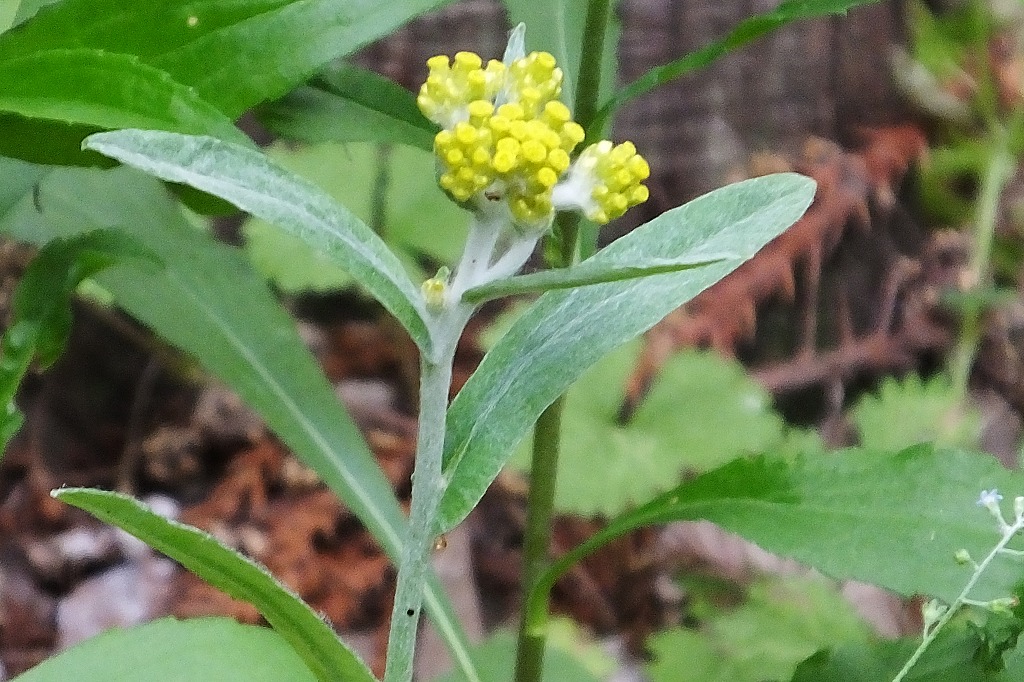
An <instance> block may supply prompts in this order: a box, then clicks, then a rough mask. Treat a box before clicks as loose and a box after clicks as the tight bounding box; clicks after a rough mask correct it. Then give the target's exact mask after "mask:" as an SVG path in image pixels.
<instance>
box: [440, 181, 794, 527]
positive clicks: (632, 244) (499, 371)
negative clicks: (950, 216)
mask: <svg viewBox="0 0 1024 682" xmlns="http://www.w3.org/2000/svg"><path fill="white" fill-rule="evenodd" d="M813 196H814V182H813V181H812V180H810V179H808V178H805V177H803V176H800V175H796V174H793V173H782V174H777V175H769V176H765V177H761V178H755V179H753V180H747V181H745V182H741V183H737V184H734V185H730V186H728V187H724V188H722V189H719V190H716V191H714V192H711V193H709V194H706V195H704V196H702V197H699V198H697V199H695V200H694V201H691V202H690V203H688V204H686V205H684V206H680V207H678V208H675V209H673V210H671V211H668V212H666V213H664V214H662V215H661V216H659V217H657V218H655V219H654V220H652V221H650V222H649V223H646V224H645V225H642V226H641V227H639V228H637V229H636V230H634V231H633V232H631V233H630V234H628V235H626V236H625V237H623V238H621V239H619V240H618V241H616V242H614V243H612V244H611V245H610V246H608V247H607V248H605V249H604V250H603V251H601V252H600V253H598V254H597V255H596V256H594V257H593V258H592V259H591V261H592V262H595V263H621V262H624V261H631V260H644V259H648V258H654V257H661V258H672V259H682V258H692V259H694V260H698V259H701V258H706V257H708V256H711V257H717V256H720V255H721V254H725V253H732V254H736V257H735V258H730V259H728V260H724V261H721V262H719V263H715V264H714V265H708V266H706V267H703V268H698V269H696V270H686V271H683V272H676V273H668V274H663V275H655V276H651V277H645V278H643V279H632V280H626V281H622V282H610V283H607V284H595V285H593V286H588V287H584V288H581V289H572V290H568V291H552V292H548V293H546V294H544V295H543V296H541V297H540V298H539V299H538V300H537V302H536V303H535V304H534V305H533V306H532V307H531V308H530V309H529V310H527V311H526V313H524V314H523V316H522V317H521V318H520V319H519V320H518V321H517V322H516V323H515V324H514V325H513V326H512V328H511V329H510V330H509V331H508V333H507V334H506V335H505V336H504V337H503V338H502V339H501V341H499V342H498V344H497V345H496V346H495V347H494V348H493V349H491V351H490V352H489V353H488V354H487V355H486V356H485V357H484V360H483V362H482V363H481V364H480V367H479V368H478V369H477V371H476V372H475V373H474V374H473V376H472V377H471V378H470V379H469V381H468V382H467V383H466V385H465V386H464V387H463V388H462V390H461V391H460V392H459V395H458V396H457V397H456V399H455V400H454V402H453V403H452V405H451V407H450V408H449V419H448V425H449V427H448V434H447V437H446V438H445V475H446V477H447V478H448V480H449V481H450V484H449V486H448V488H447V490H446V492H445V497H444V499H443V501H442V506H441V511H440V513H439V518H438V527H439V530H441V531H443V530H447V529H450V528H451V527H453V526H454V525H455V524H457V523H458V522H459V521H461V520H462V519H463V518H465V516H466V514H468V513H469V511H470V510H471V509H472V508H473V507H474V506H475V505H476V503H477V501H478V500H479V499H480V497H481V496H482V495H483V494H484V491H485V490H486V489H487V486H488V485H490V483H491V481H493V480H494V477H495V476H497V475H498V472H499V471H500V470H501V467H502V466H503V465H504V464H505V462H506V461H507V460H508V458H509V456H510V455H511V454H512V451H513V449H514V448H515V446H516V444H517V443H518V442H519V441H520V440H521V439H522V438H523V436H524V435H525V434H526V433H527V431H528V430H529V429H530V427H531V426H532V425H533V423H534V422H535V421H536V419H537V417H538V416H540V413H541V412H543V411H544V409H545V408H546V407H547V406H548V405H550V404H551V403H552V402H554V400H555V399H556V398H557V397H558V396H560V395H561V394H562V393H564V392H565V391H566V389H567V388H568V387H569V386H570V385H571V384H572V383H573V382H574V381H575V380H576V379H577V378H579V376H580V375H581V374H582V373H583V372H584V371H586V369H587V368H588V367H590V366H591V365H592V364H594V363H595V362H596V361H597V360H598V359H600V358H601V357H602V356H604V355H605V354H606V353H607V352H608V351H610V350H612V349H613V348H615V347H617V346H620V345H622V344H623V343H625V342H626V341H629V340H630V339H632V338H634V337H636V336H638V335H639V334H641V333H643V332H644V331H646V330H647V329H649V328H650V327H652V326H653V325H654V324H655V323H657V322H658V321H659V320H660V319H661V318H663V317H664V316H665V315H667V314H668V313H669V312H671V311H672V310H674V309H675V308H676V307H678V306H680V305H682V304H683V303H685V302H686V301H688V300H690V299H691V298H693V297H694V296H696V295H697V294H698V293H700V292H701V291H703V290H704V289H706V288H707V287H709V286H711V285H712V284H714V283H715V282H717V281H718V280H720V279H721V278H722V277H724V276H725V275H727V274H728V273H729V272H731V271H732V270H734V269H735V268H737V267H738V266H739V265H740V264H741V263H742V262H743V261H744V260H746V259H748V258H750V257H751V256H753V255H754V254H755V253H756V252H757V251H758V250H759V249H760V248H761V247H762V246H763V245H764V244H766V243H767V242H768V241H770V240H772V239H774V238H775V237H776V236H777V235H778V234H779V233H781V232H782V231H783V230H784V229H786V228H787V227H789V226H790V225H792V224H793V223H794V222H795V221H796V220H797V219H798V218H799V217H800V215H801V214H803V212H804V211H805V210H806V209H807V206H808V205H809V204H810V202H811V199H812V197H813ZM584 262H588V261H584Z"/></svg>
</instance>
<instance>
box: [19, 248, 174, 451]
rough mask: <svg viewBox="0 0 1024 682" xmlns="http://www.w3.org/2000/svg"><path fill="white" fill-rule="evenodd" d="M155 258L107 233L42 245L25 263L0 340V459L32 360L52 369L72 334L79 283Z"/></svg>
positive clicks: (150, 253)
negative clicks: (113, 268) (130, 262)
mask: <svg viewBox="0 0 1024 682" xmlns="http://www.w3.org/2000/svg"><path fill="white" fill-rule="evenodd" d="M123 260H133V261H136V262H140V261H141V262H147V263H149V264H150V265H151V266H153V267H155V266H156V264H157V263H158V262H159V260H158V259H157V257H156V256H155V255H154V254H153V253H152V252H150V251H149V250H148V249H146V248H145V247H143V246H142V245H141V244H140V243H139V242H137V241H136V240H134V239H132V238H131V237H129V236H127V235H125V234H122V233H119V232H112V231H108V230H96V231H94V232H86V233H83V234H80V235H77V236H75V237H70V238H68V239H58V240H55V241H52V242H50V243H49V244H47V245H46V246H45V247H44V248H43V249H42V250H41V251H40V252H39V254H38V255H37V256H36V258H35V259H34V260H33V261H32V263H31V264H29V266H28V268H27V269H26V270H25V274H24V276H23V277H22V279H21V281H20V282H19V283H18V288H17V290H16V291H15V292H14V299H13V301H12V305H11V313H12V318H13V320H12V324H11V326H10V327H9V328H8V329H7V330H6V331H5V332H4V334H3V338H0V408H2V410H3V411H2V412H0V456H2V455H3V453H4V451H5V450H6V449H7V445H8V443H9V442H10V440H11V438H13V437H14V434H15V433H17V431H18V429H19V428H21V424H22V414H21V412H20V411H19V410H18V408H17V406H16V405H15V404H14V395H15V393H16V392H17V390H18V386H19V385H20V384H21V381H22V379H23V378H24V377H25V374H26V372H27V371H28V368H29V365H30V364H31V362H32V359H33V358H34V357H38V358H39V362H40V364H41V365H42V366H43V367H47V366H49V365H51V364H53V363H54V362H55V361H56V360H57V358H58V357H60V355H61V353H62V352H63V351H64V346H65V345H66V343H67V338H68V334H69V333H70V331H71V296H72V294H73V293H74V291H75V288H76V287H77V286H78V284H79V283H80V282H81V281H82V280H83V279H85V278H87V277H91V276H93V275H95V274H96V273H98V272H99V271H101V270H103V269H104V268H108V267H110V266H112V265H115V264H116V263H118V262H119V261H123Z"/></svg>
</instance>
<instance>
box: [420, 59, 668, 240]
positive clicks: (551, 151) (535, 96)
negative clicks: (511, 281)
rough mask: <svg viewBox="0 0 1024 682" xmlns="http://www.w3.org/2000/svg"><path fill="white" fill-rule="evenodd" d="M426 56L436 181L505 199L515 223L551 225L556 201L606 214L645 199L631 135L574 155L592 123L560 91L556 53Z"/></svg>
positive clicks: (453, 190) (474, 197) (459, 195)
mask: <svg viewBox="0 0 1024 682" xmlns="http://www.w3.org/2000/svg"><path fill="white" fill-rule="evenodd" d="M520 54H521V53H520ZM427 65H428V66H429V68H430V75H429V76H428V77H427V80H426V82H425V83H424V84H423V86H422V87H421V88H420V93H419V96H418V98H417V100H416V101H417V104H418V105H419V107H420V110H421V111H422V112H423V113H424V115H425V116H426V117H427V118H429V119H430V120H432V121H434V122H435V123H437V124H438V125H440V126H441V127H442V130H441V132H439V133H438V134H437V136H436V137H435V138H434V152H435V153H436V155H437V157H438V161H439V165H440V177H439V179H438V182H439V184H440V185H441V187H442V188H443V189H444V190H445V191H446V192H448V194H449V195H451V196H452V197H453V198H454V199H455V200H456V201H459V202H462V203H470V204H471V205H472V204H475V205H476V206H477V207H481V208H482V207H483V206H485V205H486V202H492V201H504V202H505V204H506V205H507V207H508V210H509V211H510V213H511V215H512V217H513V219H514V220H515V222H516V223H517V224H519V225H521V226H528V227H534V228H537V227H539V228H541V229H544V228H547V226H548V225H550V223H551V219H552V217H553V216H554V211H555V209H556V208H577V209H581V210H583V211H584V213H586V215H587V216H588V217H589V218H591V219H592V220H594V221H596V222H600V223H605V222H608V221H609V220H611V219H613V218H616V217H618V216H619V215H622V213H623V212H624V211H625V210H626V209H627V208H629V207H630V206H635V205H636V204H638V203H641V202H642V201H645V200H646V199H647V189H646V188H645V187H644V186H643V185H641V184H640V183H641V182H642V181H643V180H644V179H645V178H646V177H647V176H648V175H649V173H650V169H649V168H648V167H647V163H646V162H645V161H644V160H643V158H641V157H640V156H639V155H638V154H637V153H636V148H635V147H634V146H633V145H632V144H630V143H624V144H621V145H618V146H617V147H613V146H612V143H611V142H608V141H602V142H599V143H598V144H596V145H592V146H591V147H588V148H587V149H586V150H584V151H583V153H582V154H581V155H580V156H579V159H578V160H577V161H576V163H575V164H573V162H572V154H573V151H574V150H575V149H576V147H577V145H579V143H580V142H582V141H583V138H584V131H583V128H582V127H581V126H580V125H579V124H578V123H576V122H575V121H573V120H572V115H571V113H570V111H569V108H568V107H566V106H565V105H564V104H563V103H562V102H561V101H559V100H558V96H559V95H560V93H561V90H562V70H561V69H559V68H558V66H557V65H556V63H555V58H554V57H553V56H551V55H550V54H549V53H547V52H532V53H530V54H528V55H525V56H519V57H518V58H515V57H513V58H511V59H508V63H502V62H498V61H495V60H491V61H489V62H488V63H487V64H486V65H484V63H483V60H482V59H481V58H480V57H479V56H477V55H475V54H473V53H471V52H459V53H457V54H456V55H455V58H454V59H452V60H450V59H449V58H448V57H446V56H444V55H441V56H437V57H433V58H431V59H430V60H429V61H428V62H427Z"/></svg>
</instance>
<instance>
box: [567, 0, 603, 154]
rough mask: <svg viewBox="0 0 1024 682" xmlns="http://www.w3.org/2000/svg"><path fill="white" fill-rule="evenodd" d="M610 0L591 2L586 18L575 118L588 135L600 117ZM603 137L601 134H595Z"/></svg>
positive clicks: (593, 0) (594, 0)
mask: <svg viewBox="0 0 1024 682" xmlns="http://www.w3.org/2000/svg"><path fill="white" fill-rule="evenodd" d="M610 5H611V2H610V0H589V2H587V18H586V21H585V23H584V24H583V44H582V49H581V50H580V64H579V70H578V72H577V73H579V80H578V81H577V84H576V101H575V102H573V115H574V117H575V119H576V122H577V123H579V124H580V125H581V126H583V128H584V130H587V131H588V133H589V132H590V131H589V128H590V125H591V123H593V122H594V115H595V114H596V113H597V98H598V97H599V96H600V91H601V55H602V53H603V51H604V37H605V34H606V33H607V32H608V13H609V12H610V11H611V7H610ZM594 132H595V133H597V134H600V132H601V131H599V130H598V131H594Z"/></svg>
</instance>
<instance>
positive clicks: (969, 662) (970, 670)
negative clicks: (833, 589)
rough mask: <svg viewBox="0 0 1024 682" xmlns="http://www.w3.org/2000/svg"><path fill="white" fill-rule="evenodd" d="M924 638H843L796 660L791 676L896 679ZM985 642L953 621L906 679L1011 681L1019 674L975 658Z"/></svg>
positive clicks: (816, 681)
mask: <svg viewBox="0 0 1024 682" xmlns="http://www.w3.org/2000/svg"><path fill="white" fill-rule="evenodd" d="M919 643H920V640H919V639H899V640H895V641H880V642H871V643H867V642H856V643H853V642H851V643H848V644H842V645H839V646H837V647H835V648H834V649H826V650H823V651H819V652H818V653H816V654H814V655H813V656H811V657H810V658H808V659H807V660H806V661H804V662H802V663H801V664H800V665H799V666H797V669H796V672H795V673H794V674H793V677H792V682H820V681H821V680H828V681H829V682H879V680H883V681H888V680H891V679H893V678H894V677H895V676H896V674H897V673H899V671H900V670H901V669H902V668H903V665H904V664H905V663H906V662H907V660H908V659H909V658H910V656H911V655H912V654H913V653H914V650H915V649H916V648H917V645H918V644H919ZM981 645H982V642H981V639H980V638H979V637H978V634H977V632H976V631H974V630H973V629H971V628H968V627H965V626H964V624H963V623H956V622H954V623H952V624H951V625H950V626H949V627H947V628H946V629H945V630H944V631H943V632H941V633H940V634H939V636H938V637H937V638H936V639H935V641H934V642H933V643H932V645H931V646H930V647H929V648H928V650H927V651H925V652H924V655H923V656H922V657H921V659H920V660H919V661H918V662H917V664H916V665H915V666H914V667H913V668H911V670H910V672H908V673H907V676H906V677H905V678H904V680H905V682H997V681H1002V682H1010V680H1017V679H1019V678H1018V677H1003V675H1001V674H995V673H992V674H989V673H986V672H985V671H984V670H983V669H982V666H981V665H979V664H978V663H977V662H976V661H975V655H976V654H977V652H978V650H979V648H980V647H981Z"/></svg>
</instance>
